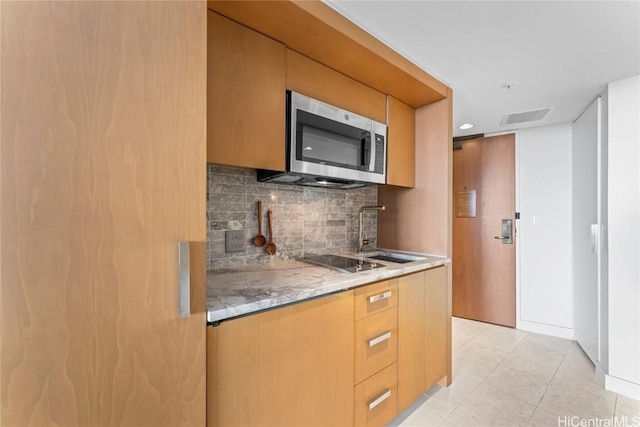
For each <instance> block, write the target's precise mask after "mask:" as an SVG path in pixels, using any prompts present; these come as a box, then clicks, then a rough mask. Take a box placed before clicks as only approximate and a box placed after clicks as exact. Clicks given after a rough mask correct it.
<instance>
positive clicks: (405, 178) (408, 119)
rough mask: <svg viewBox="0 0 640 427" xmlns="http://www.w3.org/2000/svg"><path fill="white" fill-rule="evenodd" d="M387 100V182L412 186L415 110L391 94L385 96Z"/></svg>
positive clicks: (414, 160)
mask: <svg viewBox="0 0 640 427" xmlns="http://www.w3.org/2000/svg"><path fill="white" fill-rule="evenodd" d="M387 102H388V104H387V107H388V110H387V114H388V116H387V126H388V128H387V134H388V139H387V147H388V148H387V184H390V185H397V186H400V187H414V186H415V183H416V181H415V170H416V149H415V139H416V117H415V110H414V109H413V108H412V107H410V106H408V105H407V104H405V103H403V102H402V101H398V100H397V99H395V98H394V97H392V96H387Z"/></svg>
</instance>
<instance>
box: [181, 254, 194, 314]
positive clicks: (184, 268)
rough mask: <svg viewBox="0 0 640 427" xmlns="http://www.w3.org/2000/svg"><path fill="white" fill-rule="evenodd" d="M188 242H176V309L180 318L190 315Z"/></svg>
mask: <svg viewBox="0 0 640 427" xmlns="http://www.w3.org/2000/svg"><path fill="white" fill-rule="evenodd" d="M189 256H190V254H189V242H178V310H179V313H180V319H186V318H188V317H190V316H191V268H190V265H189V262H190V258H189Z"/></svg>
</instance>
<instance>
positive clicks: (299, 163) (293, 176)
mask: <svg viewBox="0 0 640 427" xmlns="http://www.w3.org/2000/svg"><path fill="white" fill-rule="evenodd" d="M286 96H287V113H286V114H287V141H286V143H287V150H286V152H287V159H286V165H287V170H286V172H274V171H264V170H258V180H259V181H268V182H280V183H287V184H299V185H310V186H316V187H331V188H355V187H362V186H364V185H371V184H384V183H385V182H386V167H387V141H386V138H387V126H386V125H385V124H384V123H379V122H376V121H375V120H372V119H369V118H366V117H363V116H360V115H358V114H355V113H352V112H350V111H347V110H343V109H341V108H338V107H335V106H333V105H329V104H326V103H324V102H322V101H318V100H316V99H312V98H309V97H308V96H305V95H302V94H299V93H296V92H292V91H287V94H286Z"/></svg>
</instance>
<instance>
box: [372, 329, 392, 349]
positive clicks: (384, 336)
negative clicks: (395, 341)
mask: <svg viewBox="0 0 640 427" xmlns="http://www.w3.org/2000/svg"><path fill="white" fill-rule="evenodd" d="M389 338H391V331H387V332H385V333H384V334H382V335H378V336H377V337H375V338H371V339H370V340H369V347H373V346H374V345H378V344H380V343H381V342H383V341H386V340H388V339H389Z"/></svg>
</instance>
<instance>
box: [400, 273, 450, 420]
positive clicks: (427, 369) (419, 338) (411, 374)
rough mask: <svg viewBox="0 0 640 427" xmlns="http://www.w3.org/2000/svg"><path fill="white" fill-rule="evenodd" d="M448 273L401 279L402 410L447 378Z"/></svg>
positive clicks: (419, 275)
mask: <svg viewBox="0 0 640 427" xmlns="http://www.w3.org/2000/svg"><path fill="white" fill-rule="evenodd" d="M447 298H448V297H447V270H446V267H444V266H442V267H436V268H433V269H430V270H426V271H424V272H420V273H415V274H410V275H408V276H404V277H400V278H399V279H398V410H399V411H402V410H404V409H405V408H406V407H408V406H409V405H410V404H411V403H412V402H414V401H415V400H416V399H417V398H418V397H419V396H420V395H421V394H422V393H424V392H425V391H426V390H428V389H430V388H431V387H432V386H433V385H434V384H435V383H437V382H438V381H440V380H441V379H442V378H443V377H445V376H446V375H447V357H448V354H450V353H448V352H447V322H450V321H451V320H450V319H448V318H447Z"/></svg>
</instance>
